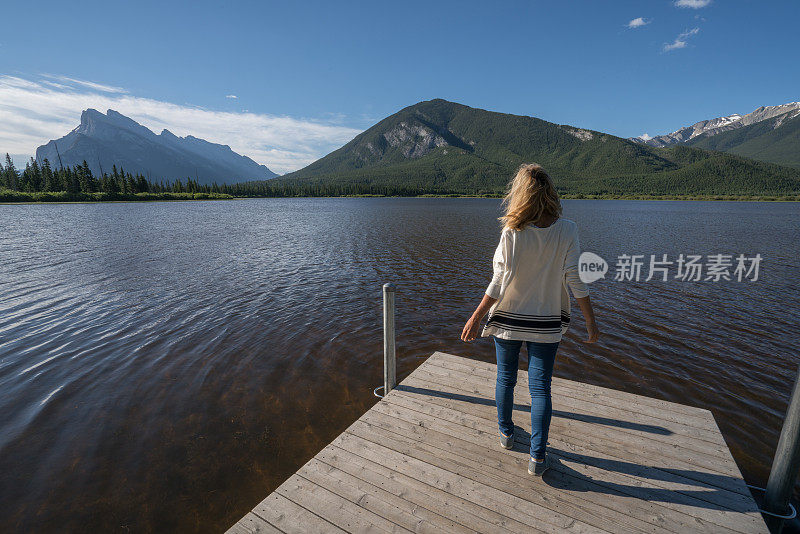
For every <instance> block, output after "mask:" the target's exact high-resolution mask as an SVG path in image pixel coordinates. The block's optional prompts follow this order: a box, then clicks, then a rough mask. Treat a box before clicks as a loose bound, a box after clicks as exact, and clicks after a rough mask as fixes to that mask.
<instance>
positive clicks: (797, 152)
mask: <svg viewBox="0 0 800 534" xmlns="http://www.w3.org/2000/svg"><path fill="white" fill-rule="evenodd" d="M777 120H779V119H775V120H765V121H762V122H757V123H755V124H751V125H749V126H745V127H743V128H739V129H736V130H731V131H727V132H722V133H719V134H717V135H705V134H704V135H700V136H698V137H695V138H694V139H692V140H691V141H689V143H688V144H689V145H691V146H695V147H698V148H706V149H709V150H721V151H723V152H730V153H731V154H738V155H740V156H745V157H748V158H753V159H757V160H761V161H769V162H772V163H778V164H780V165H787V166H790V167H795V168H798V169H800V115H798V116H795V117H794V118H790V119H788V120H783V121H781V123H780V124H779V125H778V126H777V127H776V126H775V122H777Z"/></svg>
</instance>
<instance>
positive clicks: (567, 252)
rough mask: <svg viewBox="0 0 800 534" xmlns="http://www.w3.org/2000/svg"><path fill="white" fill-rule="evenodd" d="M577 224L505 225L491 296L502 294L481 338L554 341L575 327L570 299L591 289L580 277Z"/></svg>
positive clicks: (491, 286) (494, 261)
mask: <svg viewBox="0 0 800 534" xmlns="http://www.w3.org/2000/svg"><path fill="white" fill-rule="evenodd" d="M579 256H580V244H579V241H578V227H577V225H576V224H575V223H574V222H573V221H570V220H567V219H561V218H559V219H557V220H556V222H554V223H553V224H551V225H550V226H548V227H546V228H539V227H536V226H533V225H532V224H529V225H527V226H526V227H524V228H523V229H522V230H511V229H509V228H504V229H503V232H502V233H501V235H500V243H499V244H498V245H497V250H495V253H494V259H493V264H494V276H493V278H492V282H491V283H490V284H489V287H488V288H486V294H487V295H489V296H490V297H493V298H496V299H497V302H495V303H494V304H493V305H492V307H491V308H490V309H489V314H488V317H489V319H488V321H487V323H486V326H485V327H484V328H483V332H482V333H481V337H486V336H497V337H499V338H501V339H515V340H522V341H538V342H541V343H554V342H556V341H561V336H562V335H563V334H565V333H566V331H567V329H568V328H569V317H570V302H569V294H568V293H567V286H569V288H570V290H571V291H572V295H573V296H574V297H575V298H581V297H585V296H587V295H588V294H589V288H588V287H587V286H586V284H585V283H583V282H582V281H581V279H580V277H579V276H578V257H579Z"/></svg>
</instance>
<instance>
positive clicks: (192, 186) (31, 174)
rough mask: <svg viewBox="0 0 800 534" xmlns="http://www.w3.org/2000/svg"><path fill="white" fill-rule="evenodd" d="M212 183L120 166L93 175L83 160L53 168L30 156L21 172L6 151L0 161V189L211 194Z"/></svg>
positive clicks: (30, 191) (46, 162) (45, 162)
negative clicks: (150, 175) (161, 177)
mask: <svg viewBox="0 0 800 534" xmlns="http://www.w3.org/2000/svg"><path fill="white" fill-rule="evenodd" d="M215 188H218V186H217V185H216V184H213V185H203V184H200V183H198V182H197V181H196V180H192V179H191V178H187V180H186V183H184V182H182V181H181V180H175V181H173V182H166V183H165V182H164V181H158V182H156V181H151V180H148V179H147V178H146V177H145V176H143V175H142V174H139V173H137V174H133V173H130V172H125V170H124V169H123V168H119V169H117V166H116V165H113V166H112V167H111V172H110V173H106V172H104V173H103V174H102V175H100V176H95V175H94V173H92V170H91V169H90V168H89V165H88V163H86V161H84V162H83V164H81V165H75V166H73V167H59V168H58V169H54V168H53V167H52V165H50V162H49V161H48V160H47V159H44V160H43V161H42V163H41V164H39V162H38V161H37V160H35V159H33V158H31V160H30V161H29V162H27V163H26V164H25V169H23V170H22V171H21V172H20V171H19V170H18V169H17V168H16V167H15V166H14V162H13V161H12V160H11V156H9V155H8V154H6V159H5V164H3V163H0V189H8V190H10V191H19V192H23V193H38V192H52V193H56V192H66V193H72V194H77V193H111V194H114V193H118V194H122V195H129V194H136V193H212V192H218V191H215Z"/></svg>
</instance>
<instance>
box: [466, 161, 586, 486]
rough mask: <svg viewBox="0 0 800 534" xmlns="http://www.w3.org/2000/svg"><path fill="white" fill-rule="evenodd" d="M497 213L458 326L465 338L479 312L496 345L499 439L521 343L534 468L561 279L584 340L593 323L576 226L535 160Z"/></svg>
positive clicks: (544, 420)
mask: <svg viewBox="0 0 800 534" xmlns="http://www.w3.org/2000/svg"><path fill="white" fill-rule="evenodd" d="M503 205H504V206H505V215H504V216H502V217H500V220H501V221H503V223H504V226H503V231H502V233H501V235H500V243H499V244H498V245H497V250H496V251H495V253H494V261H493V262H494V277H493V278H492V282H491V283H490V284H489V287H488V288H487V289H486V294H485V295H484V296H483V300H482V301H481V303H480V305H479V306H478V308H477V309H476V310H475V313H473V314H472V317H470V319H469V321H467V324H466V325H465V326H464V330H463V332H462V333H461V339H462V340H463V341H472V340H474V339H475V337H476V334H477V332H478V327H479V326H480V322H481V320H482V319H483V317H484V315H486V313H487V312H488V313H489V320H488V322H487V324H486V326H485V327H484V329H483V333H482V334H481V336H482V337H485V336H492V337H493V338H494V342H495V348H496V351H497V384H496V387H495V400H496V402H497V420H498V424H499V427H500V444H501V445H502V446H503V447H504V448H506V449H511V448H512V446H513V443H514V424H513V423H512V422H511V414H512V411H513V408H514V386H515V385H516V383H517V366H518V364H519V351H520V348H521V347H522V342H523V341H525V342H526V344H527V348H528V387H529V389H530V392H531V451H530V452H531V458H530V460H529V462H528V473H530V474H532V475H536V476H541V475H542V474H543V473H544V472H545V471H546V470H547V468H548V467H549V460H548V457H547V455H546V445H547V434H548V431H549V429H550V418H551V416H552V412H553V409H552V404H551V399H550V382H551V378H552V376H553V362H554V361H555V357H556V350H558V344H559V342H560V341H561V336H562V334H564V333H565V332H566V331H567V328H568V326H569V318H570V317H569V311H570V305H569V295H568V294H567V289H566V286H569V288H570V290H571V291H572V295H573V296H574V297H575V298H576V299H577V301H578V304H579V305H580V308H581V312H582V313H583V316H584V317H585V318H586V329H587V331H588V339H587V340H586V342H587V343H594V342H595V341H597V337H598V336H599V331H598V329H597V325H596V324H595V318H594V311H593V310H592V305H591V303H590V302H589V291H588V288H587V287H586V284H584V283H583V282H582V281H581V279H580V277H579V276H578V256H579V255H580V248H579V243H578V229H577V227H576V225H575V223H574V222H572V221H569V220H566V219H562V218H561V202H560V201H559V199H558V193H556V190H555V187H554V186H553V182H552V180H551V179H550V177H549V176H548V175H547V173H545V172H544V170H542V168H541V167H540V166H539V165H536V164H528V165H522V166H521V167H520V168H519V171H518V172H517V175H516V176H515V177H514V179H513V180H512V181H511V183H510V184H509V190H508V194H507V195H506V197H505V199H504V200H503Z"/></svg>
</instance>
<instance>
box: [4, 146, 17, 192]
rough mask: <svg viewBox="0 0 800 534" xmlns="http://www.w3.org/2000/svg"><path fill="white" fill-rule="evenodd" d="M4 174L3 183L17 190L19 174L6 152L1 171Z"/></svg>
mask: <svg viewBox="0 0 800 534" xmlns="http://www.w3.org/2000/svg"><path fill="white" fill-rule="evenodd" d="M3 172H4V174H5V180H4V181H5V183H6V184H7V187H8V188H9V189H12V190H14V191H17V190H18V189H19V174H18V173H17V168H16V167H14V162H13V161H11V156H9V155H8V152H6V168H5V170H4V171H3Z"/></svg>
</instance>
